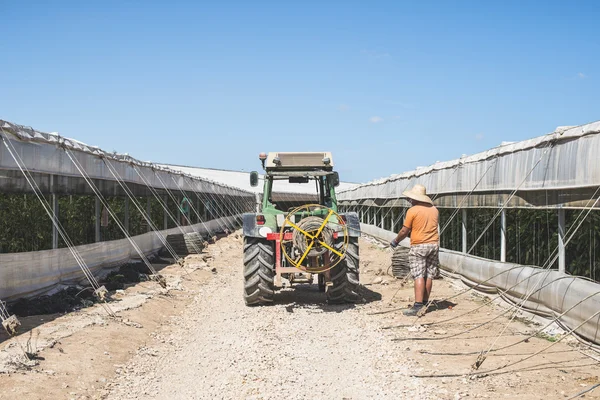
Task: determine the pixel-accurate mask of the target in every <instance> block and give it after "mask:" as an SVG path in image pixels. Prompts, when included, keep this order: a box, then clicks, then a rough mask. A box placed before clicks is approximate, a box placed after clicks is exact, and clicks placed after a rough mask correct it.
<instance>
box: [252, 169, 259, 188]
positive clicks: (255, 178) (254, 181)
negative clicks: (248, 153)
mask: <svg viewBox="0 0 600 400" xmlns="http://www.w3.org/2000/svg"><path fill="white" fill-rule="evenodd" d="M250 186H252V187H257V186H258V172H256V171H252V172H250Z"/></svg>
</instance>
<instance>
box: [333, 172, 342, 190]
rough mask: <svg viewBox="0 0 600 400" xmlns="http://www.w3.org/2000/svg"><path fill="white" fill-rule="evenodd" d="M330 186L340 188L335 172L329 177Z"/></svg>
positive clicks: (337, 175)
mask: <svg viewBox="0 0 600 400" xmlns="http://www.w3.org/2000/svg"><path fill="white" fill-rule="evenodd" d="M331 185H332V186H333V187H338V186H340V175H339V174H338V173H337V171H336V172H334V173H333V175H331Z"/></svg>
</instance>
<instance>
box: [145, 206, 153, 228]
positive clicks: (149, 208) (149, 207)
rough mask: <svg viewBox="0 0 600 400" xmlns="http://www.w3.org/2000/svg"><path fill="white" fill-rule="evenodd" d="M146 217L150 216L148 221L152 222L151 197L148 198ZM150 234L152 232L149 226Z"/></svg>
mask: <svg viewBox="0 0 600 400" xmlns="http://www.w3.org/2000/svg"><path fill="white" fill-rule="evenodd" d="M146 215H147V216H148V221H152V203H151V202H150V197H147V198H146ZM148 232H152V226H150V224H148Z"/></svg>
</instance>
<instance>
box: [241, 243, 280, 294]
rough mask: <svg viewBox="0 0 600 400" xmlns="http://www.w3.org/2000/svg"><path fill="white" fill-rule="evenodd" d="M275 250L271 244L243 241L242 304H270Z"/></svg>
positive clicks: (272, 292) (272, 289) (273, 291)
mask: <svg viewBox="0 0 600 400" xmlns="http://www.w3.org/2000/svg"><path fill="white" fill-rule="evenodd" d="M274 269H275V249H274V248H273V244H272V242H269V241H267V240H263V239H258V238H250V237H249V238H245V239H244V302H245V303H246V305H247V306H254V305H261V304H272V303H273V296H274V293H275V288H274V285H273V281H274V279H275V273H274Z"/></svg>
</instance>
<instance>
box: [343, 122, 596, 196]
mask: <svg viewBox="0 0 600 400" xmlns="http://www.w3.org/2000/svg"><path fill="white" fill-rule="evenodd" d="M599 154H600V121H598V122H594V123H590V124H587V125H582V126H577V127H573V128H568V129H564V130H560V129H559V130H557V131H555V132H553V133H550V134H548V135H545V136H540V137H537V138H534V139H530V140H525V141H522V142H516V143H510V144H506V145H502V146H499V147H495V148H493V149H490V150H488V151H485V152H482V153H478V154H474V155H472V156H468V157H463V158H460V159H456V160H452V161H446V162H439V163H436V164H433V165H431V166H429V167H426V168H420V169H417V170H414V171H410V172H406V173H403V174H399V175H392V176H390V177H388V178H384V179H380V180H376V181H373V182H369V183H366V184H363V185H358V186H355V187H354V188H351V189H349V190H345V191H343V192H341V193H340V194H339V195H338V198H339V199H340V200H344V201H352V200H358V199H396V198H399V197H402V192H403V191H404V190H406V189H407V188H409V187H411V186H413V185H415V184H417V183H419V184H422V185H424V186H425V187H426V188H427V192H428V193H430V194H438V195H439V194H444V193H448V194H451V193H468V192H470V191H471V190H474V193H477V192H486V191H488V192H489V191H511V190H515V189H517V188H518V187H519V186H520V185H521V183H522V185H521V186H520V190H524V191H525V190H540V189H544V190H558V189H569V188H582V187H595V186H600V157H599V156H598V155H599ZM540 159H541V161H540V162H539V164H538V165H537V166H536V167H535V168H534V169H533V172H532V173H531V175H529V176H527V174H528V173H529V171H530V170H531V169H532V168H533V167H534V166H535V165H536V163H537V162H538V160H540ZM486 171H487V172H486ZM482 177H483V179H482ZM480 180H481V182H479V181H480ZM478 182H479V184H478Z"/></svg>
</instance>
